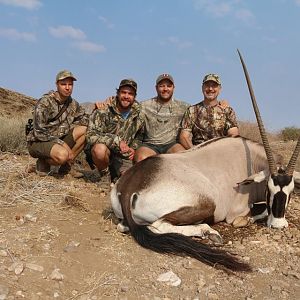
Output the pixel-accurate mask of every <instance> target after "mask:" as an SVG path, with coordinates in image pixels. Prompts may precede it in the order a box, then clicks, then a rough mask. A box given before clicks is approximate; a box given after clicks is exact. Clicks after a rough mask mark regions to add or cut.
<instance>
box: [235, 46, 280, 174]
mask: <svg viewBox="0 0 300 300" xmlns="http://www.w3.org/2000/svg"><path fill="white" fill-rule="evenodd" d="M237 52H238V54H239V57H240V60H241V63H242V66H243V70H244V74H245V77H246V81H247V85H248V89H249V93H250V97H251V100H252V105H253V109H254V112H255V116H256V120H257V125H258V128H259V132H260V136H261V139H262V142H263V145H264V148H265V152H266V156H267V160H268V163H269V169H270V173H271V174H275V173H276V172H277V169H276V164H275V160H274V157H273V154H272V151H271V148H270V144H269V141H268V138H267V134H266V130H265V128H264V124H263V121H262V119H261V116H260V112H259V109H258V106H257V103H256V100H255V96H254V92H253V89H252V84H251V81H250V77H249V74H248V71H247V67H246V65H245V63H244V60H243V58H242V55H241V53H240V51H239V49H237Z"/></svg>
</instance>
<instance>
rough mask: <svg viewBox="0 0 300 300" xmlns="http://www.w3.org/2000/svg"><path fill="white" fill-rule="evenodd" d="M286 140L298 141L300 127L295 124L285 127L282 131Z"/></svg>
mask: <svg viewBox="0 0 300 300" xmlns="http://www.w3.org/2000/svg"><path fill="white" fill-rule="evenodd" d="M280 134H281V136H282V139H283V140H284V141H296V140H297V139H298V137H299V136H300V128H297V127H295V126H291V127H285V128H284V129H282V130H281V132H280Z"/></svg>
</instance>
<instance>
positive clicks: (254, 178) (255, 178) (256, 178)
mask: <svg viewBox="0 0 300 300" xmlns="http://www.w3.org/2000/svg"><path fill="white" fill-rule="evenodd" d="M269 176H270V172H269V170H263V171H260V172H259V173H256V174H253V175H251V176H249V177H248V178H246V179H245V180H243V181H242V182H239V183H238V185H247V184H250V183H253V182H255V183H260V182H263V181H264V180H267V179H268V178H269Z"/></svg>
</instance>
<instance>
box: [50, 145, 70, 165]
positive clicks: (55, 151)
mask: <svg viewBox="0 0 300 300" xmlns="http://www.w3.org/2000/svg"><path fill="white" fill-rule="evenodd" d="M50 158H52V159H53V160H54V161H55V162H56V163H57V164H59V165H62V164H64V163H66V162H67V161H68V159H69V152H68V150H67V149H65V148H64V147H63V146H60V145H54V146H53V147H52V149H51V152H50Z"/></svg>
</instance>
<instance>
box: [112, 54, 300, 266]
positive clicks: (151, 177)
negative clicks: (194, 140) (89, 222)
mask: <svg viewBox="0 0 300 300" xmlns="http://www.w3.org/2000/svg"><path fill="white" fill-rule="evenodd" d="M239 55H240V53H239ZM240 59H241V62H242V65H243V68H244V72H245V76H246V79H247V83H248V87H249V90H250V95H251V99H252V102H253V105H254V110H255V112H256V116H257V121H258V124H259V128H260V132H261V136H262V140H263V145H261V144H258V143H256V142H253V141H251V140H248V139H245V138H242V137H237V138H229V137H226V138H217V139H213V140H211V141H208V142H206V143H204V144H201V145H199V146H196V147H194V148H193V149H191V150H187V151H184V152H181V153H177V154H171V155H169V154H165V155H158V156H155V157H150V158H148V159H146V160H143V161H141V162H140V163H138V164H136V165H134V166H133V167H132V168H131V169H129V170H128V171H127V172H126V173H125V174H124V175H123V176H122V177H121V178H120V179H119V181H118V182H117V183H116V185H115V186H114V188H113V189H112V191H111V202H112V207H113V210H114V212H115V214H116V216H117V217H118V218H119V219H122V220H123V221H122V223H120V224H119V225H118V228H119V229H120V230H121V231H124V230H125V228H126V227H127V226H128V228H129V230H130V232H131V234H132V236H133V237H134V238H135V240H136V241H137V242H138V243H139V244H140V245H142V246H143V247H145V248H149V249H152V250H154V251H157V252H161V253H172V254H179V255H189V256H191V257H194V258H196V259H198V260H200V261H203V262H205V263H208V264H210V265H214V264H219V265H221V266H223V267H225V268H229V269H232V270H250V267H249V266H248V265H247V264H244V263H242V262H240V261H238V259H236V258H234V257H233V256H231V255H228V254H227V253H226V252H224V251H222V250H218V249H215V248H211V247H209V246H207V245H206V244H202V243H199V242H196V241H195V240H193V239H192V238H191V237H190V236H200V237H208V238H210V239H212V240H213V241H220V240H221V237H220V235H219V233H218V232H217V231H215V230H213V229H212V228H211V227H210V226H209V225H207V224H206V223H207V222H209V223H215V222H220V221H223V220H225V221H226V222H228V223H232V222H235V220H238V218H241V217H243V216H246V215H248V214H249V211H250V206H251V205H252V204H253V203H256V202H261V201H266V200H267V201H266V205H267V214H268V226H271V227H276V228H282V227H285V226H287V221H286V220H285V208H286V206H287V204H288V202H289V199H290V194H291V192H292V191H293V189H294V182H295V181H296V182H298V183H300V173H298V172H294V168H295V164H296V160H297V157H298V155H299V151H300V138H299V140H298V143H297V146H296V148H295V151H294V153H293V155H292V157H291V159H290V162H289V164H288V166H287V167H286V168H284V167H283V166H282V165H278V164H279V163H280V161H279V158H278V157H277V156H274V157H273V155H272V153H271V150H270V147H269V143H268V140H267V138H266V133H265V130H264V127H263V124H262V121H261V118H260V115H259V112H258V108H257V105H256V101H255V97H254V93H253V91H252V87H251V83H250V80H249V76H248V72H247V70H246V67H245V64H244V62H243V60H242V57H241V56H240ZM266 189H267V199H266V193H265V191H266ZM122 224H123V225H122ZM124 225H125V226H124Z"/></svg>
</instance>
